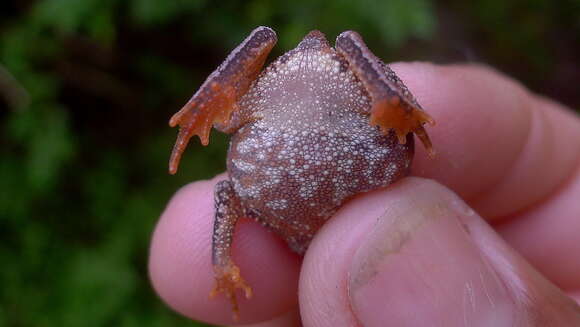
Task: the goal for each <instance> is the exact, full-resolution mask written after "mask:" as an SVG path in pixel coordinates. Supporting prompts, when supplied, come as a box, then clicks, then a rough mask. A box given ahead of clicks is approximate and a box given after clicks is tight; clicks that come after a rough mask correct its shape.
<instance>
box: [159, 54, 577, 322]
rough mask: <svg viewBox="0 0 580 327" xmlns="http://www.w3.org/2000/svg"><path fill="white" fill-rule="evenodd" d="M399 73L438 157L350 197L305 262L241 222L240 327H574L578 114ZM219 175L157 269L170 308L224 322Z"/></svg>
mask: <svg viewBox="0 0 580 327" xmlns="http://www.w3.org/2000/svg"><path fill="white" fill-rule="evenodd" d="M391 67H392V68H393V70H395V71H396V72H397V74H398V75H399V76H400V77H401V79H403V80H404V81H405V83H406V84H407V86H408V87H409V89H411V90H413V93H414V95H415V96H416V97H417V99H418V101H419V102H420V103H421V104H422V105H423V107H424V108H426V109H427V110H428V111H429V113H430V114H431V115H432V116H433V118H434V119H435V120H436V121H437V125H436V126H435V127H433V128H431V129H430V134H431V137H432V140H433V144H434V147H435V149H436V151H437V155H436V156H435V157H434V158H429V157H428V156H427V154H426V153H425V152H424V150H423V148H421V147H417V150H416V156H415V162H414V163H413V168H412V172H413V173H412V174H413V175H414V176H418V177H409V178H405V179H403V180H401V181H400V182H398V183H396V184H394V185H391V186H389V187H387V188H385V189H381V190H377V191H373V192H370V193H366V194H361V195H359V196H357V197H355V198H353V199H352V200H350V201H349V202H348V203H346V204H345V205H344V207H343V208H342V209H341V210H340V211H339V212H338V213H337V214H336V215H335V216H334V217H333V218H332V219H331V220H330V221H329V222H328V223H327V224H326V225H324V227H323V228H322V229H321V230H320V231H319V233H318V234H317V235H316V236H315V238H314V240H313V242H312V244H311V245H310V248H309V249H308V251H307V253H306V256H305V257H304V259H303V260H301V258H300V257H298V256H296V255H295V254H293V253H292V252H291V251H290V250H289V249H288V248H287V246H286V245H285V244H284V243H283V242H282V241H281V240H279V239H278V238H277V237H276V236H275V235H274V234H273V233H270V232H268V231H267V230H266V229H265V228H263V227H262V226H260V225H259V224H257V223H255V222H253V221H249V220H247V221H243V222H242V223H241V224H239V226H238V227H237V231H236V233H235V235H236V236H235V240H234V247H233V249H234V250H233V256H234V260H235V261H236V262H237V263H238V264H239V266H240V269H241V270H242V271H243V272H244V277H245V278H246V280H247V281H248V283H249V284H250V285H252V287H253V289H254V297H253V298H252V299H250V300H245V299H243V300H241V301H240V302H241V303H240V321H239V323H241V324H246V325H247V324H253V325H256V326H258V325H259V326H296V325H299V321H300V320H302V323H303V325H304V326H357V325H363V326H384V325H385V323H388V325H393V326H424V325H425V324H426V323H427V322H428V323H429V325H441V326H479V325H483V326H486V325H493V326H549V325H550V324H551V325H554V326H568V325H569V326H574V325H579V324H580V309H579V307H578V304H577V302H578V300H580V260H578V256H579V253H580V237H578V231H580V201H579V200H578V199H580V163H579V162H580V118H578V116H577V115H575V114H574V113H573V112H571V111H570V110H569V109H567V108H565V107H563V106H562V105H559V104H557V103H555V102H553V101H551V100H548V99H545V98H543V97H541V96H538V95H535V94H532V93H531V92H530V91H527V90H526V89H525V88H524V87H523V86H521V85H520V84H519V83H517V82H515V81H513V80H511V79H509V78H507V77H505V76H503V75H501V74H499V73H497V72H495V71H493V70H491V69H489V68H484V67H481V66H473V65H453V66H436V65H431V64H426V63H412V64H409V63H405V64H404V63H401V64H393V65H392V66H391ZM184 168H186V167H184ZM224 178H225V176H224V175H219V176H217V177H216V178H214V179H212V180H208V181H200V182H195V183H191V184H189V185H187V186H185V187H183V188H182V189H181V190H180V191H179V192H178V193H177V194H176V195H175V196H174V197H173V199H172V200H171V201H170V203H169V204H168V206H167V208H166V209H165V211H164V213H163V214H162V216H161V219H160V221H159V224H158V225H157V228H156V230H155V233H154V236H153V240H152V245H151V256H150V263H149V268H150V276H151V280H152V282H153V285H154V287H155V290H156V291H157V292H158V293H159V295H160V296H161V298H162V299H163V300H165V301H166V302H167V303H168V304H169V305H170V306H171V307H172V308H174V309H175V310H176V311H178V312H180V313H182V314H184V315H186V316H188V317H190V318H192V319H196V320H202V321H206V322H209V323H213V324H220V325H226V324H232V320H231V308H230V306H229V305H228V302H227V299H225V298H217V299H214V300H208V298H207V294H208V293H209V291H210V290H211V288H212V287H213V283H214V277H213V270H212V266H211V257H210V256H211V251H210V247H211V230H212V220H213V210H214V209H213V187H214V185H215V183H216V182H217V181H219V180H221V179H224ZM490 226H491V227H490Z"/></svg>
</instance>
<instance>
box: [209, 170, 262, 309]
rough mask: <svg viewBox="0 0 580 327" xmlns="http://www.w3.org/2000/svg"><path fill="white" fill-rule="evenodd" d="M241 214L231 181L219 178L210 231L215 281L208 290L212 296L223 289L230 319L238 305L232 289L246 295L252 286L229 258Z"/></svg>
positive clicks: (250, 293)
mask: <svg viewBox="0 0 580 327" xmlns="http://www.w3.org/2000/svg"><path fill="white" fill-rule="evenodd" d="M242 215H243V210H242V208H241V206H240V201H239V198H238V196H237V194H236V193H235V191H234V187H233V184H232V182H230V181H227V180H226V181H221V182H219V183H217V184H216V186H215V220H214V224H213V235H212V243H211V245H212V264H213V268H214V273H215V279H216V285H215V287H214V289H213V290H212V291H211V293H210V297H215V296H216V295H217V294H219V293H224V294H225V295H226V297H227V298H228V299H229V300H230V302H231V303H232V309H233V312H234V319H235V320H237V319H238V315H239V309H238V302H237V299H236V289H238V288H239V289H242V290H244V292H245V295H246V298H250V297H251V296H252V289H251V288H250V286H249V285H248V284H247V283H246V281H245V280H244V279H243V278H242V277H241V275H240V268H239V267H238V266H237V265H236V264H235V263H234V262H233V260H232V255H231V248H232V240H233V235H234V229H235V227H236V223H237V221H238V219H239V218H240V217H241V216H242Z"/></svg>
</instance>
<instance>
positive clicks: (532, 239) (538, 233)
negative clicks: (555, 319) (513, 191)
mask: <svg viewBox="0 0 580 327" xmlns="http://www.w3.org/2000/svg"><path fill="white" fill-rule="evenodd" d="M576 176H578V177H575V178H572V179H571V180H570V181H569V182H568V183H567V184H566V185H565V186H564V187H562V190H561V191H559V192H557V194H555V195H554V196H552V197H551V198H550V200H549V201H545V202H544V203H541V204H539V205H537V206H536V207H534V208H533V210H528V211H527V212H525V213H522V214H520V215H519V216H518V219H511V220H508V221H506V222H505V223H503V224H500V225H499V226H497V229H498V232H499V233H500V235H502V236H503V237H504V238H505V239H506V240H508V241H509V243H510V244H511V245H512V246H513V247H514V248H515V249H516V250H518V252H520V253H521V254H522V255H523V256H524V257H526V258H527V259H528V260H529V261H530V262H532V263H533V264H534V266H535V267H537V269H538V270H539V271H540V272H541V273H542V274H544V275H545V276H547V277H548V278H549V279H550V280H552V281H553V282H554V283H556V284H557V285H558V286H560V287H561V288H563V289H565V290H574V289H576V290H580V260H574V259H572V258H573V257H574V256H575V255H576V256H577V254H578V253H580V239H579V237H578V231H580V219H579V218H580V204H579V201H578V199H579V198H580V169H579V170H578V171H577V173H576Z"/></svg>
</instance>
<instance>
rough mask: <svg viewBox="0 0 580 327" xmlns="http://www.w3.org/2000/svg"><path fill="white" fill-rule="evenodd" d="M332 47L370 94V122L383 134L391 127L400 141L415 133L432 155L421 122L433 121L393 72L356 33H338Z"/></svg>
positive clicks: (427, 137) (429, 141) (430, 146)
mask: <svg viewBox="0 0 580 327" xmlns="http://www.w3.org/2000/svg"><path fill="white" fill-rule="evenodd" d="M335 46H336V50H337V51H338V53H340V54H341V55H342V56H343V57H344V58H345V59H346V61H347V62H348V64H349V67H350V68H351V69H352V71H353V72H354V74H355V75H356V76H357V77H358V79H359V80H360V81H361V82H362V83H363V85H364V87H365V89H366V90H367V92H368V93H369V95H370V96H371V100H372V108H371V111H370V115H371V117H370V120H371V124H373V125H378V126H379V127H380V128H381V130H382V131H383V132H384V133H385V134H386V133H388V132H389V130H390V129H391V128H392V129H393V130H394V132H395V134H396V135H397V138H398V139H399V142H400V143H401V144H404V143H405V142H406V136H407V134H408V133H415V134H417V136H418V137H419V139H420V140H421V141H422V142H423V145H424V146H425V148H426V149H427V151H428V152H429V153H430V154H431V155H432V154H433V153H434V151H433V147H432V145H431V140H430V139H429V135H427V132H426V131H425V128H424V127H423V125H424V124H425V123H429V124H434V120H433V119H432V118H431V116H429V114H427V113H426V112H425V111H424V110H423V108H421V106H420V105H419V103H418V102H417V100H415V98H414V97H413V95H412V94H411V92H410V91H409V89H408V88H407V87H406V86H405V84H404V83H403V81H401V79H399V77H398V76H397V75H396V74H395V72H394V71H392V70H391V69H390V68H389V67H388V66H387V65H385V64H384V63H383V62H382V61H381V60H380V59H379V58H377V57H376V56H375V55H374V54H373V53H372V52H371V51H370V50H369V49H368V48H367V46H366V44H365V43H364V41H363V40H362V38H361V36H360V35H359V34H358V33H357V32H354V31H346V32H343V33H341V34H340V35H339V36H338V37H337V38H336V44H335Z"/></svg>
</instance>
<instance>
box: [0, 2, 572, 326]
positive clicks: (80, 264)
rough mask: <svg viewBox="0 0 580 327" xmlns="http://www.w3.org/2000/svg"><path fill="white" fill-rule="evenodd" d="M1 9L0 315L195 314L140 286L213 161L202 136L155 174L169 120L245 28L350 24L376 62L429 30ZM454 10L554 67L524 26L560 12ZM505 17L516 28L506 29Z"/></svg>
mask: <svg viewBox="0 0 580 327" xmlns="http://www.w3.org/2000/svg"><path fill="white" fill-rule="evenodd" d="M1 6H5V7H6V8H4V10H1V11H0V105H4V106H5V107H6V109H2V110H0V118H1V119H2V120H1V121H0V126H1V129H0V133H1V136H0V137H1V138H0V144H1V147H0V190H1V191H0V262H1V263H2V268H3V269H0V285H1V286H2V291H1V292H0V326H185V325H189V326H191V325H197V323H191V322H189V321H187V320H186V319H185V318H182V317H179V316H178V315H177V314H174V313H172V312H171V311H170V310H169V309H167V308H165V306H164V305H163V304H162V303H161V301H160V300H159V299H158V298H157V297H156V296H155V294H154V292H153V291H152V289H151V287H150V285H149V281H148V278H147V271H146V266H147V252H148V242H149V237H150V235H151V232H152V230H153V228H154V224H155V222H156V220H157V219H158V217H159V214H160V213H161V212H162V210H163V208H164V206H165V204H166V202H167V200H168V199H169V198H170V196H171V194H172V193H173V192H175V191H176V189H177V188H178V187H179V186H180V185H183V184H185V183H187V182H190V181H192V180H196V179H201V178H208V177H211V176H212V175H214V174H217V173H219V172H221V171H223V170H224V168H225V167H224V164H225V160H224V156H225V149H226V143H227V137H226V136H223V135H219V134H214V135H212V143H211V144H210V146H208V147H206V148H203V149H202V148H201V147H199V146H198V145H197V146H196V145H195V144H197V142H193V143H194V145H193V146H190V149H189V150H188V151H187V153H186V155H185V157H184V160H183V163H182V170H181V171H180V173H179V174H178V175H177V176H169V175H167V173H166V169H167V167H166V165H167V159H168V154H169V150H170V148H171V146H172V142H173V141H174V137H175V134H176V131H175V130H170V129H169V128H168V127H167V120H168V118H169V117H170V115H171V114H172V113H173V112H175V111H176V110H177V109H178V108H179V107H180V106H181V104H183V103H184V102H185V101H186V100H187V98H188V97H189V96H190V94H191V92H193V91H194V89H195V87H196V86H198V85H199V84H200V83H201V82H202V81H203V79H204V78H205V76H207V74H208V73H209V72H211V70H213V68H214V67H215V66H217V65H218V64H219V63H220V62H221V60H223V58H224V57H225V55H226V53H227V51H228V50H229V49H231V48H232V47H234V46H235V45H237V44H238V43H239V42H240V40H242V39H243V38H244V37H245V36H246V35H247V33H248V32H249V31H250V30H251V29H252V28H254V27H255V26H257V25H268V26H272V27H274V28H275V29H276V31H277V32H278V34H279V40H280V41H279V44H278V46H277V47H276V48H275V50H274V55H277V54H280V53H282V52H283V51H286V50H288V49H290V48H292V47H293V46H294V45H295V44H296V43H297V42H298V41H299V40H300V38H301V37H302V36H303V35H304V34H306V33H307V32H308V31H309V30H311V29H314V28H317V29H320V30H322V31H323V32H325V33H327V35H328V37H329V39H332V38H334V37H335V36H336V35H337V34H338V33H339V32H341V31H343V30H347V29H355V30H358V31H359V32H360V33H361V34H362V35H364V37H365V40H367V42H368V43H369V44H370V46H371V47H372V49H374V50H375V52H376V53H377V54H378V55H380V56H381V57H383V58H384V59H386V60H387V61H390V60H395V59H397V60H401V59H404V60H413V59H421V58H423V59H429V58H431V56H430V53H431V50H436V49H439V48H440V47H438V45H437V44H435V42H433V41H432V40H434V39H435V38H436V37H437V30H438V26H440V25H445V22H437V20H436V16H435V12H436V10H435V8H434V5H433V3H432V2H431V1H429V0H413V1H408V0H390V1H379V0H363V1H358V2H356V1H347V0H336V1H331V2H326V1H320V0H315V1H311V0H297V1H294V2H274V1H269V0H249V1H245V2H236V1H228V0H226V1H220V2H213V1H205V0H172V1H165V2H162V1H155V0H131V1H121V0H39V1H33V2H26V4H22V3H14V4H10V3H8V4H2V5H0V7H1ZM463 6H464V5H463V4H459V3H454V2H453V1H450V2H449V3H447V4H445V5H442V8H443V11H453V10H459V11H460V12H464V15H465V17H467V18H465V19H466V20H467V21H469V20H470V19H471V18H472V19H473V21H476V22H477V24H479V25H477V24H476V25H471V24H468V25H467V27H466V28H465V29H466V30H467V31H470V32H469V33H471V34H470V35H474V36H475V37H476V36H478V35H480V34H483V35H485V36H486V37H487V39H488V40H490V39H491V40H497V42H489V44H488V45H487V47H484V49H483V50H482V52H484V53H487V54H490V55H491V57H492V58H498V59H497V63H498V64H500V65H501V64H506V65H505V67H508V68H509V67H511V66H510V60H511V59H510V58H508V57H509V56H507V55H506V53H507V51H505V49H508V50H510V51H511V50H514V49H517V50H518V51H529V52H531V53H533V54H534V55H533V56H531V57H532V59H530V60H531V61H529V62H528V61H527V60H528V59H517V60H518V61H520V62H523V63H530V62H531V63H532V64H535V65H540V66H542V65H547V61H546V60H545V58H550V60H551V61H550V62H552V63H553V62H556V63H557V62H558V60H557V58H558V54H557V53H556V54H554V53H552V52H550V51H549V50H548V49H546V47H545V44H544V42H543V40H541V39H540V40H537V39H536V35H538V33H540V34H541V35H542V36H547V35H548V34H547V33H548V32H549V31H551V30H553V29H557V28H558V26H559V25H558V24H559V23H558V22H556V20H559V22H562V21H573V20H574V19H575V18H574V16H573V15H571V14H566V13H564V12H563V11H562V10H560V9H558V8H557V5H555V4H554V5H553V4H551V3H548V2H541V1H538V0H536V1H534V2H533V4H532V5H530V7H529V8H531V9H528V10H527V11H526V10H524V9H525V7H522V6H518V5H508V4H504V2H501V3H500V1H499V0H498V1H487V2H480V3H475V4H473V5H471V6H469V7H467V8H464V7H463ZM522 8H524V9H522ZM514 12H517V13H518V15H514ZM545 12H547V13H549V14H543V13H545ZM518 17H522V22H520V23H522V25H521V26H520V25H516V26H519V27H518V29H519V32H518V34H517V35H515V34H509V33H507V32H506V30H509V29H511V28H512V26H513V24H511V22H512V21H514V20H518ZM576 17H577V16H576ZM495 20H497V22H496V24H490V22H493V21H495ZM575 28H576V31H577V32H578V31H579V30H580V26H579V25H576V26H575ZM576 38H577V34H574V35H573V36H571V37H569V39H573V40H575V39H576ZM439 39H441V37H439ZM443 40H445V39H444V38H443ZM438 42H441V41H438ZM450 47H451V46H450ZM553 65H554V64H552V66H550V67H553ZM546 67H547V66H546ZM522 77H524V78H528V80H534V78H535V77H536V76H533V75H522Z"/></svg>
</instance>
